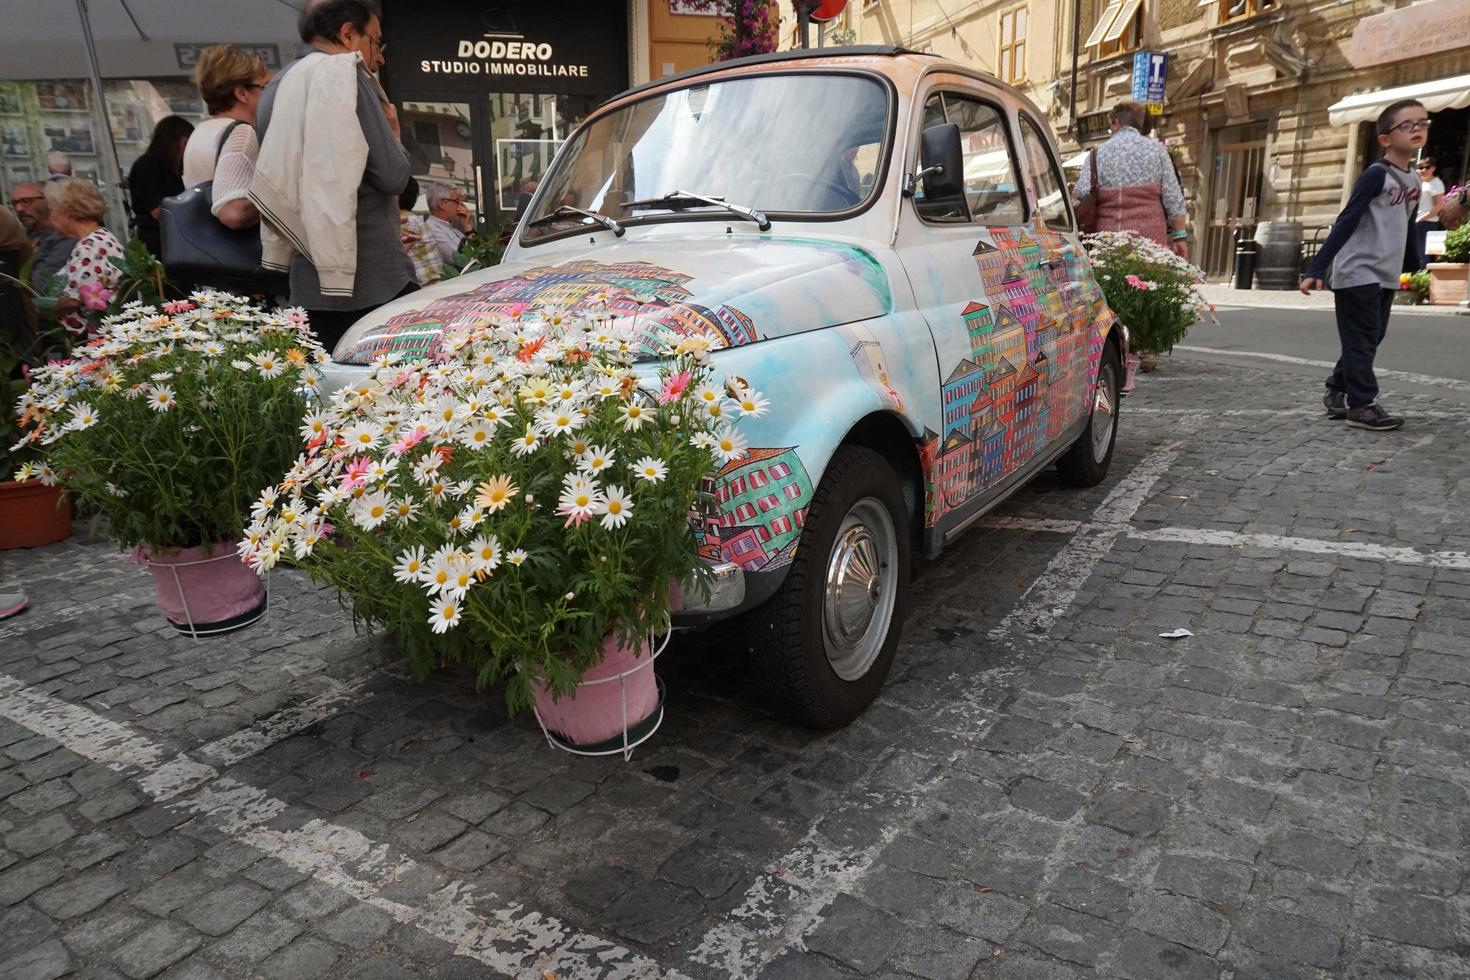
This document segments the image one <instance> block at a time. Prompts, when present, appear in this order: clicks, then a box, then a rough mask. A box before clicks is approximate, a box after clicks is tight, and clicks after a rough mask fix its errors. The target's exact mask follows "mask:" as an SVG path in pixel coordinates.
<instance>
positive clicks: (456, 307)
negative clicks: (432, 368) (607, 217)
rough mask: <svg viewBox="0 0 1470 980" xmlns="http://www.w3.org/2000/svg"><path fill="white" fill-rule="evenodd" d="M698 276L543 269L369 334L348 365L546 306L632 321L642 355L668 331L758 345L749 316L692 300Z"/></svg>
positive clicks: (414, 349) (621, 266) (646, 269)
mask: <svg viewBox="0 0 1470 980" xmlns="http://www.w3.org/2000/svg"><path fill="white" fill-rule="evenodd" d="M692 278H693V277H692V276H688V275H685V274H684V273H681V272H675V271H674V270H672V269H666V268H664V267H663V266H660V265H654V264H653V263H651V262H619V263H611V264H604V263H602V262H594V261H592V260H590V259H581V260H577V261H574V262H566V263H563V264H561V265H554V266H538V267H536V268H533V269H527V270H526V271H525V272H522V273H520V274H519V275H516V276H512V277H510V278H508V279H499V280H496V281H494V282H487V283H484V284H482V285H480V286H477V287H476V288H474V289H472V290H469V291H467V292H462V293H455V294H453V295H450V296H442V297H440V298H438V299H436V300H434V301H433V302H431V303H429V304H428V305H427V306H425V307H424V308H423V309H420V310H409V311H407V312H405V313H400V314H398V315H397V316H394V317H391V318H390V319H389V320H388V321H387V322H386V323H384V324H382V325H381V326H378V327H374V328H373V329H371V330H368V331H367V332H366V333H364V334H363V335H362V337H361V338H360V339H359V340H358V342H357V344H356V345H355V346H354V347H353V349H352V352H351V353H350V354H349V355H348V356H347V358H346V361H345V362H346V363H348V364H369V363H371V362H372V360H373V358H375V357H379V356H381V355H383V354H387V353H399V354H403V355H405V356H408V357H430V356H433V355H434V354H435V353H437V351H438V350H439V346H440V344H441V342H442V338H443V336H444V334H445V333H449V332H452V331H454V330H456V329H466V328H469V327H471V326H473V325H475V324H476V323H479V322H480V321H482V320H486V319H491V318H500V317H504V318H509V317H513V316H516V315H518V314H520V313H523V312H525V311H527V310H530V309H533V308H535V307H537V306H541V305H554V306H557V307H560V308H563V309H566V310H569V311H570V312H572V313H589V314H590V313H601V312H604V311H605V312H607V313H611V314H612V315H613V316H618V317H627V318H630V319H632V320H633V322H634V323H635V324H637V325H638V326H639V328H640V329H639V349H640V351H641V352H643V353H652V352H653V351H655V350H657V349H658V347H659V345H658V338H659V336H660V335H662V334H664V333H665V332H667V331H673V332H674V333H677V334H679V335H681V336H693V335H700V336H704V337H707V338H708V339H709V341H710V345H711V347H713V348H715V349H719V348H724V347H738V346H740V345H742V344H749V343H753V342H754V341H755V340H756V331H755V324H754V323H753V322H752V321H751V319H750V317H748V316H746V315H745V314H744V313H742V312H740V311H739V310H737V309H734V308H733V307H729V306H720V307H719V308H718V309H709V308H707V307H704V306H701V305H699V304H697V303H694V302H692V301H691V299H690V297H691V296H692V295H693V294H692V293H691V292H690V291H689V289H688V288H687V287H686V286H685V283H687V282H689V281H690V280H691V279H692Z"/></svg>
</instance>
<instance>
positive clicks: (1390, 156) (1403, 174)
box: [1301, 99, 1429, 432]
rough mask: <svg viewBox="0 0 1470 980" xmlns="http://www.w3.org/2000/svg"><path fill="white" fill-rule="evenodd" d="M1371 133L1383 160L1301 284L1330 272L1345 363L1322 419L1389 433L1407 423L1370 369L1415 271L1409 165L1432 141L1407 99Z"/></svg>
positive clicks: (1423, 116)
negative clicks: (1384, 399) (1397, 299)
mask: <svg viewBox="0 0 1470 980" xmlns="http://www.w3.org/2000/svg"><path fill="white" fill-rule="evenodd" d="M1376 128H1377V131H1378V145H1379V146H1381V147H1382V148H1383V156H1382V157H1381V158H1380V159H1378V160H1375V161H1374V162H1373V163H1372V164H1371V165H1370V166H1369V167H1368V169H1367V170H1364V171H1363V175H1362V176H1361V177H1359V178H1358V182H1357V183H1356V184H1355V185H1354V186H1353V193H1352V196H1351V197H1349V198H1348V202H1347V207H1345V208H1343V210H1342V214H1340V215H1338V217H1337V221H1336V223H1335V224H1333V226H1332V231H1331V232H1329V233H1328V235H1327V241H1325V242H1324V243H1323V244H1322V248H1321V250H1320V251H1319V252H1318V253H1317V257H1316V259H1314V260H1313V262H1312V265H1311V267H1310V268H1308V269H1307V274H1306V277H1305V278H1304V279H1302V285H1301V291H1302V292H1303V293H1307V294H1310V293H1311V291H1312V290H1313V289H1321V288H1323V286H1324V284H1325V283H1324V280H1325V279H1326V278H1327V275H1328V268H1329V266H1330V267H1331V270H1332V272H1331V275H1332V302H1333V307H1334V309H1335V310H1336V313H1337V335H1338V340H1339V341H1340V342H1341V345H1342V355H1341V357H1339V358H1338V361H1337V366H1336V367H1335V368H1334V369H1333V371H1332V374H1331V376H1330V377H1328V379H1327V391H1326V393H1324V394H1323V396H1322V406H1323V407H1324V408H1325V409H1326V410H1327V417H1328V418H1330V419H1346V420H1347V424H1348V425H1350V426H1353V427H1354V428H1359V429H1368V430H1370V431H1373V432H1387V431H1389V430H1392V429H1397V428H1399V427H1401V426H1402V425H1403V424H1404V420H1403V419H1401V418H1398V417H1396V416H1394V415H1391V414H1389V412H1388V411H1387V410H1385V409H1384V408H1383V406H1381V405H1379V404H1378V379H1377V378H1376V377H1375V376H1374V374H1373V361H1374V358H1375V357H1376V356H1377V354H1378V347H1379V345H1380V344H1382V343H1383V338H1384V337H1385V336H1386V335H1387V334H1388V314H1389V311H1391V310H1392V309H1393V297H1394V294H1395V293H1397V292H1398V287H1399V276H1400V274H1402V273H1404V272H1412V271H1415V270H1417V269H1418V268H1419V243H1418V241H1417V240H1416V239H1415V237H1414V235H1413V234H1412V233H1411V232H1412V228H1411V226H1412V224H1413V222H1414V218H1415V216H1416V215H1418V213H1419V193H1420V191H1419V178H1418V177H1417V176H1416V175H1415V174H1414V171H1413V170H1411V169H1410V164H1411V163H1412V162H1413V160H1414V157H1415V156H1416V155H1417V154H1418V153H1419V151H1420V150H1421V149H1423V147H1424V143H1425V141H1426V140H1427V139H1428V138H1429V113H1428V112H1426V111H1425V109H1424V106H1423V104H1422V103H1419V102H1416V101H1414V100H1412V99H1405V100H1404V101H1402V102H1395V103H1394V104H1393V105H1391V106H1389V107H1388V108H1387V109H1384V110H1383V112H1382V113H1381V114H1380V115H1379V117H1378V123H1377V126H1376Z"/></svg>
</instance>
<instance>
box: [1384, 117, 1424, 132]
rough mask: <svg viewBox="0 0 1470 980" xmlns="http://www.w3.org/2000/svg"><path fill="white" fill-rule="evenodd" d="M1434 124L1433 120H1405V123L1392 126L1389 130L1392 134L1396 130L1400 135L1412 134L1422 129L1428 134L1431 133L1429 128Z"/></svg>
mask: <svg viewBox="0 0 1470 980" xmlns="http://www.w3.org/2000/svg"><path fill="white" fill-rule="evenodd" d="M1433 122H1434V120H1432V119H1405V120H1404V121H1403V122H1401V123H1399V124H1398V125H1397V126H1390V127H1388V128H1389V131H1390V132H1392V131H1394V130H1397V131H1398V132H1400V133H1412V132H1414V131H1415V130H1419V129H1422V130H1424V131H1425V132H1428V131H1429V127H1430V125H1431V124H1432V123H1433Z"/></svg>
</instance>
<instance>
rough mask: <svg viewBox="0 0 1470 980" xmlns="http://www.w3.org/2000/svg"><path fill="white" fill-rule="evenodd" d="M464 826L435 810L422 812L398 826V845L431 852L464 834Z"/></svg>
mask: <svg viewBox="0 0 1470 980" xmlns="http://www.w3.org/2000/svg"><path fill="white" fill-rule="evenodd" d="M465 828H466V824H465V822H464V821H463V820H460V819H458V818H457V817H451V816H449V815H447V814H444V813H440V812H438V811H437V810H424V811H422V812H421V813H417V814H415V815H414V816H412V817H410V818H409V819H408V820H407V821H404V822H403V823H401V824H400V825H399V829H398V833H397V835H396V836H397V838H398V841H399V843H401V844H404V845H405V846H407V847H410V848H413V849H414V850H417V851H432V850H434V849H435V848H437V847H440V846H442V845H444V844H447V843H449V842H450V841H452V840H454V839H455V838H456V837H458V836H459V835H460V834H462V833H464V831H465Z"/></svg>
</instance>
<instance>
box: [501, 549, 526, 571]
mask: <svg viewBox="0 0 1470 980" xmlns="http://www.w3.org/2000/svg"><path fill="white" fill-rule="evenodd" d="M527 557H528V556H527V555H526V549H525V548H513V549H511V550H510V551H507V552H506V553H505V563H506V564H507V565H513V566H515V567H516V568H520V567H521V566H522V565H524V564H525V563H526V558H527Z"/></svg>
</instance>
